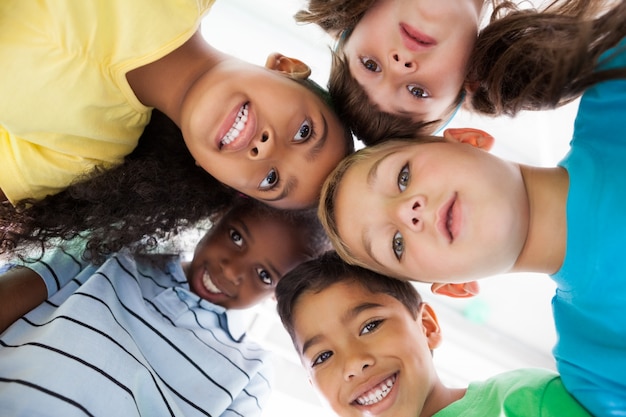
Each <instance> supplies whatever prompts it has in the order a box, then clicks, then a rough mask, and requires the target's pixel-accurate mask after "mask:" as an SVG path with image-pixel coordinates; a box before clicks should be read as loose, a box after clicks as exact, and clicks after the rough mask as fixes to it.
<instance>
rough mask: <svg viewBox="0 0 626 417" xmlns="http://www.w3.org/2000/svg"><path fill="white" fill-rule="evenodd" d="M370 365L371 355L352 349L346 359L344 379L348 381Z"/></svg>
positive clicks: (371, 362)
mask: <svg viewBox="0 0 626 417" xmlns="http://www.w3.org/2000/svg"><path fill="white" fill-rule="evenodd" d="M372 365H374V358H373V357H372V356H371V355H369V354H368V353H366V352H357V350H356V349H353V350H352V351H351V353H350V357H349V358H347V359H346V363H345V368H344V379H345V380H346V381H350V380H351V379H352V378H354V377H358V376H360V375H362V374H363V373H364V372H365V370H366V369H367V368H369V367H371V366H372Z"/></svg>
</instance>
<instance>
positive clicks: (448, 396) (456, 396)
mask: <svg viewBox="0 0 626 417" xmlns="http://www.w3.org/2000/svg"><path fill="white" fill-rule="evenodd" d="M466 392H467V388H448V387H446V386H445V385H443V384H442V383H441V381H437V383H436V384H435V386H434V387H433V390H432V391H431V393H430V395H429V396H428V399H427V400H426V402H425V403H424V407H423V408H422V411H421V412H420V414H419V416H418V417H431V416H433V415H434V414H436V413H438V412H439V411H441V410H443V409H444V408H446V407H447V406H449V405H450V404H452V403H453V402H455V401H458V400H460V399H461V398H463V396H464V395H465V393H466Z"/></svg>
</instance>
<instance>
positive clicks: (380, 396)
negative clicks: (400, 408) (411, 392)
mask: <svg viewBox="0 0 626 417" xmlns="http://www.w3.org/2000/svg"><path fill="white" fill-rule="evenodd" d="M397 380H398V373H397V372H396V373H394V374H392V375H389V376H387V377H384V378H381V379H379V380H378V381H377V382H375V383H368V385H367V386H366V388H359V390H358V392H359V394H357V395H355V397H354V400H352V401H351V403H352V404H353V405H354V406H357V407H360V408H367V410H368V412H371V413H373V414H377V413H380V412H382V411H383V410H385V409H387V408H389V407H390V406H391V405H392V404H393V397H395V392H396V391H395V390H394V388H395V387H396V383H397Z"/></svg>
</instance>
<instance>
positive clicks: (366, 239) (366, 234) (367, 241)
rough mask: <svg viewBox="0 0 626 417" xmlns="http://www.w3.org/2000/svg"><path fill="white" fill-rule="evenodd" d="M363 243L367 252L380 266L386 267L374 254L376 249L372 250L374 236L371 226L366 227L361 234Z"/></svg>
mask: <svg viewBox="0 0 626 417" xmlns="http://www.w3.org/2000/svg"><path fill="white" fill-rule="evenodd" d="M361 243H362V244H363V247H364V248H365V252H367V254H368V255H369V257H370V258H371V259H372V260H373V261H374V262H376V263H377V264H378V265H379V266H381V267H383V268H384V267H385V266H384V265H383V264H382V262H380V261H379V260H378V258H376V257H375V256H374V251H373V250H372V238H371V233H370V228H369V227H366V228H365V230H363V233H362V235H361Z"/></svg>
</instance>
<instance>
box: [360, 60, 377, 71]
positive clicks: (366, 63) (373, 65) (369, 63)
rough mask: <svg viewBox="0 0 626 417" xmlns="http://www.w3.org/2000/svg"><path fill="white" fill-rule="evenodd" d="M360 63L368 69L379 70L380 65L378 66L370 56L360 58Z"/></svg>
mask: <svg viewBox="0 0 626 417" xmlns="http://www.w3.org/2000/svg"><path fill="white" fill-rule="evenodd" d="M361 64H362V65H363V66H364V67H365V69H366V70H368V71H372V72H380V67H379V66H378V63H377V62H376V61H374V60H373V59H371V58H361Z"/></svg>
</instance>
